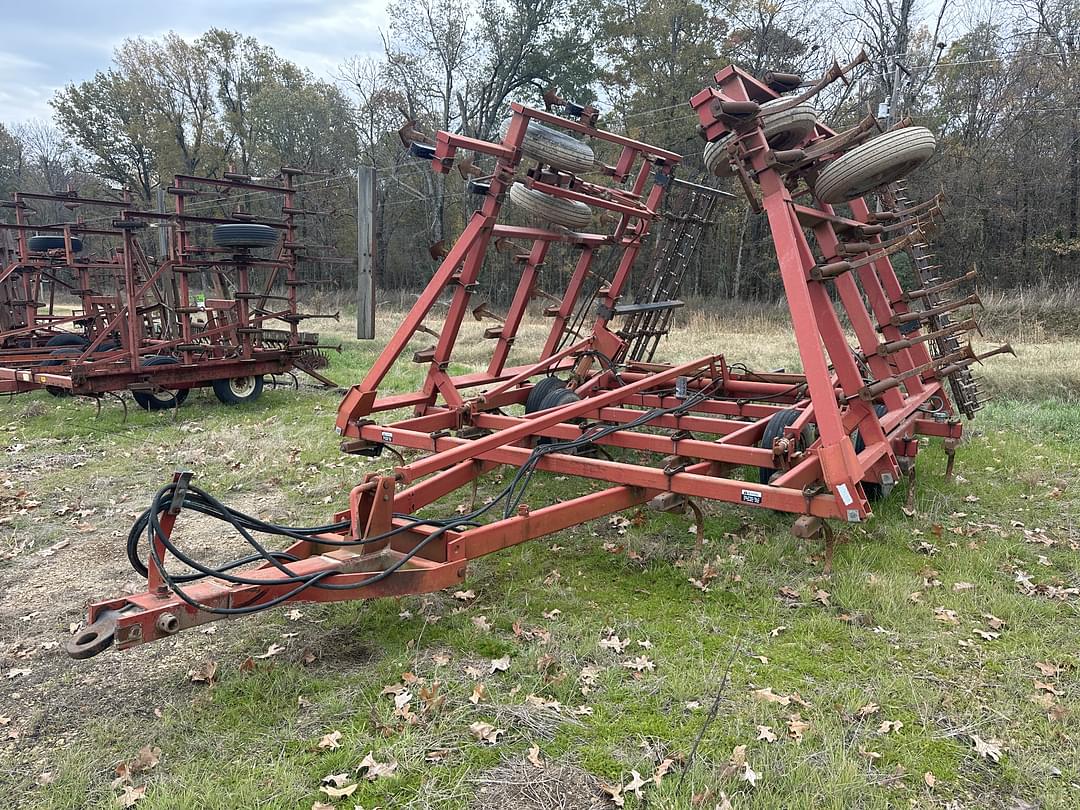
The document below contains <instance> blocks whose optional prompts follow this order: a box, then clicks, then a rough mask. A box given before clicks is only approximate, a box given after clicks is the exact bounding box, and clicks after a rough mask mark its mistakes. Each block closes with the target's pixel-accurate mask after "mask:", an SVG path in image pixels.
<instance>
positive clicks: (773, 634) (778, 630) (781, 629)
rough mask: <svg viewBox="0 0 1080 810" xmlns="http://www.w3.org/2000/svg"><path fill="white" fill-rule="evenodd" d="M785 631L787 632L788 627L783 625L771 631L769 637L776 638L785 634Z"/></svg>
mask: <svg viewBox="0 0 1080 810" xmlns="http://www.w3.org/2000/svg"><path fill="white" fill-rule="evenodd" d="M785 630H787V625H783V624H782V625H780V626H779V627H774V628H773V629H772V630H770V631H769V636H770V637H771V638H776V637H777V636H778V635H780V634H781V633H783V632H784V631H785Z"/></svg>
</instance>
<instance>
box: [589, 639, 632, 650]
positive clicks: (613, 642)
mask: <svg viewBox="0 0 1080 810" xmlns="http://www.w3.org/2000/svg"><path fill="white" fill-rule="evenodd" d="M597 643H598V644H599V646H601V647H604V648H605V649H608V650H613V651H614V652H617V653H621V652H622V651H623V650H625V649H626V648H627V647H628V646H629V644H630V639H626V640H625V641H621V640H620V639H619V637H618V636H609V637H607V638H602V639H600V641H599V642H597Z"/></svg>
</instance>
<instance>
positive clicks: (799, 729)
mask: <svg viewBox="0 0 1080 810" xmlns="http://www.w3.org/2000/svg"><path fill="white" fill-rule="evenodd" d="M787 727H788V733H789V734H790V735H791V736H792V737H794V738H795V741H796V742H802V739H803V734H805V733H806V731H807V730H808V729H809V728H810V724H809V723H807V722H806V721H805V720H803V719H802V717H801V716H800V715H799V714H798V713H796V714H793V715H791V716H790V717H788V722H787Z"/></svg>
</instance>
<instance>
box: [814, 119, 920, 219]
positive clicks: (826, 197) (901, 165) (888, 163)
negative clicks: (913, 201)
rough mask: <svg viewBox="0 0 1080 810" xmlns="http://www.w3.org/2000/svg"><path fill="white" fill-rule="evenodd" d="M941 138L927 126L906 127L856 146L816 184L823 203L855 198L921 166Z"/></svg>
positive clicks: (826, 170) (819, 177)
mask: <svg viewBox="0 0 1080 810" xmlns="http://www.w3.org/2000/svg"><path fill="white" fill-rule="evenodd" d="M936 146H937V140H936V139H935V138H934V133H932V132H931V131H930V130H928V129H927V128H926V127H904V128H903V129H897V130H894V131H892V132H886V133H885V134H884V135H879V136H878V137H877V138H874V139H873V140H872V141H867V142H866V143H864V144H862V145H860V146H856V147H855V148H854V149H852V150H851V151H850V152H848V153H847V154H846V155H842V156H841V157H838V158H837V159H836V160H834V161H833V162H832V163H830V164H829V165H828V166H826V167H825V168H824V169H823V170H822V171H821V174H819V175H818V179H817V182H816V183H815V184H814V193H815V194H816V195H817V198H818V199H819V200H821V202H823V203H842V202H847V201H848V200H854V199H855V198H856V197H861V196H863V195H864V194H866V193H867V192H870V191H873V190H874V189H876V188H881V187H882V186H887V185H888V184H889V183H892V182H894V181H896V180H899V179H900V178H902V177H906V176H907V175H908V174H910V173H911V172H913V171H914V170H915V169H917V168H919V166H921V165H922V164H923V163H925V162H926V161H928V160H929V159H930V157H931V156H932V155H933V154H934V149H935V147H936Z"/></svg>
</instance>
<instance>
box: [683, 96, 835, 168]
mask: <svg viewBox="0 0 1080 810" xmlns="http://www.w3.org/2000/svg"><path fill="white" fill-rule="evenodd" d="M782 101H787V99H786V98H774V99H773V100H772V101H766V102H765V103H764V104H762V105H761V113H760V115H761V122H762V123H761V131H762V133H763V134H764V135H765V140H766V141H768V143H769V146H770V147H771V148H773V149H791V148H792V147H795V146H798V145H799V143H801V142H802V140H803V139H804V138H805V137H806V136H807V135H809V134H810V133H811V132H813V131H814V127H815V126H816V125H817V110H815V109H814V107H813V105H811V104H797V105H795V106H794V107H792V108H791V109H790V110H783V111H781V112H778V113H772V114H769V112H768V110H769V107H770V106H772V107H775V106H777V105H778V104H779V103H780V102H782ZM733 137H735V136H734V135H733V134H732V133H730V132H729V133H728V134H727V135H722V136H720V138H718V139H717V140H715V141H712V142H711V143H707V144H705V152H704V154H703V158H704V160H705V169H706V170H707V171H709V172H711V173H712V174H714V175H716V176H717V177H729V176H731V175H732V174H734V172H733V171H732V170H731V163H730V162H729V161H728V158H727V145H728V144H729V143H730V142H731V139H732V138H733Z"/></svg>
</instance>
